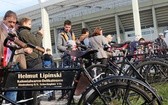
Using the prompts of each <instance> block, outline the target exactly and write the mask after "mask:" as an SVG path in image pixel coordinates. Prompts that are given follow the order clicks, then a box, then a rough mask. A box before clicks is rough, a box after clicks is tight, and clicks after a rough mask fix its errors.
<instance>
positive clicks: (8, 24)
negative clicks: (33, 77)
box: [0, 10, 31, 101]
mask: <svg viewBox="0 0 168 105" xmlns="http://www.w3.org/2000/svg"><path fill="white" fill-rule="evenodd" d="M16 22H17V15H16V13H15V12H13V11H11V10H9V11H7V12H6V13H5V16H4V18H3V21H2V22H1V23H0V61H1V62H0V68H2V67H5V66H7V63H8V62H6V63H4V62H5V60H6V58H5V56H4V55H7V56H10V54H9V53H5V50H7V51H8V52H11V50H10V49H9V48H7V47H4V46H3V42H4V40H5V38H6V37H7V36H8V33H14V34H16V30H15V27H16ZM11 43H13V42H11ZM13 44H14V43H13ZM21 52H23V49H21V50H16V53H21ZM27 52H28V53H31V51H27ZM13 62H14V63H15V64H16V63H19V67H20V69H26V61H25V56H24V54H19V55H15V56H14V59H13ZM11 79H12V78H11ZM7 82H8V81H7ZM11 83H12V82H10V83H9V85H10V84H11ZM16 94H17V92H5V96H6V97H7V98H9V99H11V100H13V101H16Z"/></svg>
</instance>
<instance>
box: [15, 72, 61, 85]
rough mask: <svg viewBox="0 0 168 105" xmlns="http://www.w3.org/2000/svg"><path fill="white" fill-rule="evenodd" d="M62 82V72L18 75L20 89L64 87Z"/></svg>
mask: <svg viewBox="0 0 168 105" xmlns="http://www.w3.org/2000/svg"><path fill="white" fill-rule="evenodd" d="M62 82H63V74H62V73H61V72H50V73H18V74H17V86H18V87H39V86H40V87H41V86H62Z"/></svg>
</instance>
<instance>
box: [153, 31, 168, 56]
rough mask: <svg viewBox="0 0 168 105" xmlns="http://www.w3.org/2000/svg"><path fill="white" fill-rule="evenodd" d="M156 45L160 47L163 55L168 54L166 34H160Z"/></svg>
mask: <svg viewBox="0 0 168 105" xmlns="http://www.w3.org/2000/svg"><path fill="white" fill-rule="evenodd" d="M154 42H155V44H156V45H157V46H158V47H159V49H160V50H161V52H162V53H163V54H166V53H167V51H166V50H167V44H166V42H165V40H164V34H163V33H159V37H158V38H157V39H155V41H154Z"/></svg>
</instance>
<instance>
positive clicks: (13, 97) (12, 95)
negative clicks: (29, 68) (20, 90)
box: [5, 65, 19, 101]
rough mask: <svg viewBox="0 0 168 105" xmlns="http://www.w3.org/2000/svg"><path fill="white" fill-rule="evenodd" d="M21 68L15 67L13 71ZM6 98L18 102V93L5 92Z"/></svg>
mask: <svg viewBox="0 0 168 105" xmlns="http://www.w3.org/2000/svg"><path fill="white" fill-rule="evenodd" d="M18 69H19V66H18V65H15V66H14V67H13V70H18ZM5 97H6V98H8V99H10V100H12V101H16V100H17V91H9V92H5Z"/></svg>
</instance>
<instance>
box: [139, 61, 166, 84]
mask: <svg viewBox="0 0 168 105" xmlns="http://www.w3.org/2000/svg"><path fill="white" fill-rule="evenodd" d="M167 68H168V64H167V63H165V62H164V61H161V60H158V61H146V62H142V63H140V64H139V65H137V66H136V69H137V70H138V71H139V73H140V74H141V75H142V76H143V77H144V78H145V79H146V80H147V81H148V82H149V83H156V82H163V81H166V80H167V77H168V69H167Z"/></svg>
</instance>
